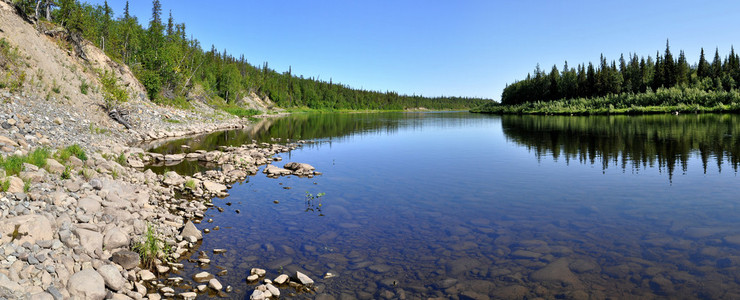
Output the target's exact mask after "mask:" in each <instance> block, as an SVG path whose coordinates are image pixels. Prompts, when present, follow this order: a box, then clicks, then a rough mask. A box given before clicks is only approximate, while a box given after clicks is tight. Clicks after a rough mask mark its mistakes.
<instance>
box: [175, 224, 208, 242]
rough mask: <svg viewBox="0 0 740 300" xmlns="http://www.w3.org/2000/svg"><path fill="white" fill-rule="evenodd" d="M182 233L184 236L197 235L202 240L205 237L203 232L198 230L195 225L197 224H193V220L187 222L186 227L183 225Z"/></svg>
mask: <svg viewBox="0 0 740 300" xmlns="http://www.w3.org/2000/svg"><path fill="white" fill-rule="evenodd" d="M180 235H182V236H183V237H191V236H192V237H195V238H196V239H198V240H200V239H202V238H203V233H201V232H200V230H198V228H197V227H195V224H193V221H188V222H187V223H185V227H183V229H182V232H180Z"/></svg>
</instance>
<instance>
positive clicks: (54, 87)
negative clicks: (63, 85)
mask: <svg viewBox="0 0 740 300" xmlns="http://www.w3.org/2000/svg"><path fill="white" fill-rule="evenodd" d="M51 91H52V92H54V93H56V94H59V93H60V92H61V89H60V87H59V84H58V83H57V80H56V79H54V83H52V86H51Z"/></svg>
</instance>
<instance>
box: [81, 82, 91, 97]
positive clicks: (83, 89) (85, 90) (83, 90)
mask: <svg viewBox="0 0 740 300" xmlns="http://www.w3.org/2000/svg"><path fill="white" fill-rule="evenodd" d="M89 89H90V85H89V84H87V81H85V80H84V79H83V80H82V83H80V93H82V94H83V95H87V93H88V90H89Z"/></svg>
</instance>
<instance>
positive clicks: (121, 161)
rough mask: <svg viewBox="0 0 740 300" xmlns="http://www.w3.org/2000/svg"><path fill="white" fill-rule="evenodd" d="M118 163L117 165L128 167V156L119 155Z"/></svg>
mask: <svg viewBox="0 0 740 300" xmlns="http://www.w3.org/2000/svg"><path fill="white" fill-rule="evenodd" d="M116 162H117V163H118V164H119V165H122V166H126V163H127V162H126V154H124V153H123V152H121V154H119V155H118V156H117V157H116Z"/></svg>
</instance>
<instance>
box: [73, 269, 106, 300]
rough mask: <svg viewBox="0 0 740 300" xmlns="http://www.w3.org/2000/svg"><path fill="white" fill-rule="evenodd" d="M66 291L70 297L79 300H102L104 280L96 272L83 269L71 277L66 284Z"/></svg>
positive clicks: (103, 296) (104, 293)
mask: <svg viewBox="0 0 740 300" xmlns="http://www.w3.org/2000/svg"><path fill="white" fill-rule="evenodd" d="M67 291H69V295H70V296H72V297H77V298H80V299H100V300H102V299H104V298H105V295H106V292H105V280H104V279H103V277H102V276H100V274H98V272H95V271H94V270H92V269H85V270H82V271H79V272H77V273H75V274H74V275H72V277H70V278H69V281H68V282H67Z"/></svg>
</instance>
